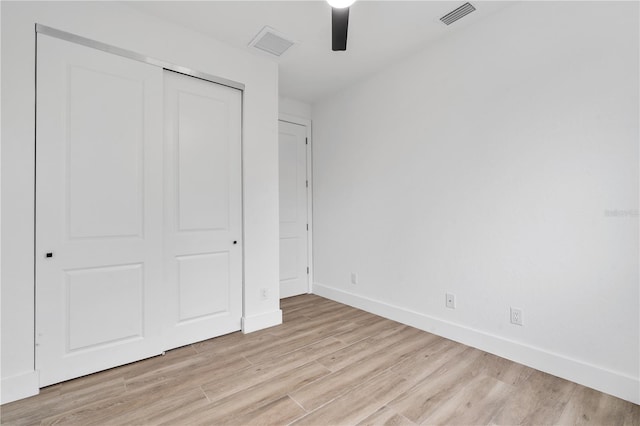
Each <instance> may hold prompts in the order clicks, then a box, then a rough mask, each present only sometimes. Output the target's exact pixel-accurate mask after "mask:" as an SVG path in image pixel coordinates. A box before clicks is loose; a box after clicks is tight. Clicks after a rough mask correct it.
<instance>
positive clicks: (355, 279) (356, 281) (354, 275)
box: [351, 272, 358, 285]
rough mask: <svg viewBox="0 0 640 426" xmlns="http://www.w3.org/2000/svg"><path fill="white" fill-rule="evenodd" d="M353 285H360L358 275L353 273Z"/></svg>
mask: <svg viewBox="0 0 640 426" xmlns="http://www.w3.org/2000/svg"><path fill="white" fill-rule="evenodd" d="M351 284H354V285H355V284H358V274H357V273H355V272H352V273H351Z"/></svg>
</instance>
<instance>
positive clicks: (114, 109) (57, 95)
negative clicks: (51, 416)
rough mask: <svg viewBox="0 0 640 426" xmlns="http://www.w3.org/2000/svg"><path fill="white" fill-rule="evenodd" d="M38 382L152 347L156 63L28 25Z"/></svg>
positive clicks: (158, 186)
mask: <svg viewBox="0 0 640 426" xmlns="http://www.w3.org/2000/svg"><path fill="white" fill-rule="evenodd" d="M37 90H38V94H37V95H38V96H37V134H36V138H37V142H36V144H37V145H36V146H37V154H36V173H37V176H36V253H35V256H36V261H35V265H36V364H37V365H36V368H37V369H39V370H40V385H41V386H45V385H49V384H52V383H56V382H60V381H63V380H67V379H70V378H73V377H78V376H81V375H84V374H88V373H92V372H95V371H99V370H103V369H106V368H110V367H113V366H116V365H121V364H125V363H128V362H131V361H135V360H138V359H142V358H145V357H149V356H153V355H156V354H158V353H160V352H161V351H162V341H161V338H160V333H161V329H160V327H161V323H162V322H161V316H162V309H161V304H162V300H163V297H162V282H163V277H162V226H163V225H162V216H161V215H159V214H158V212H161V211H162V144H161V143H158V141H161V140H162V126H161V122H162V70H161V69H159V68H157V67H154V66H151V65H148V64H144V63H141V62H136V61H133V60H129V59H125V58H122V57H119V56H115V55H111V54H108V53H105V52H101V51H98V50H94V49H90V48H88V47H84V46H81V45H77V44H73V43H69V42H65V41H62V40H58V39H55V38H51V37H48V36H45V35H38V73H37Z"/></svg>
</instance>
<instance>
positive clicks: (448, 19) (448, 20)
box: [440, 3, 476, 25]
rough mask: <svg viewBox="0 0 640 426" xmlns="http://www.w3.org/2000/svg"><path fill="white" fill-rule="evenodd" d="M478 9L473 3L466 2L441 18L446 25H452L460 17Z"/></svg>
mask: <svg viewBox="0 0 640 426" xmlns="http://www.w3.org/2000/svg"><path fill="white" fill-rule="evenodd" d="M474 10H476V8H475V7H473V5H472V4H471V3H465V4H463V5H462V6H460V7H459V8H457V9H455V10H452V11H451V12H449V13H447V14H446V15H444V16H443V17H442V18H440V20H441V21H442V22H444V23H445V24H446V25H451V24H453V23H454V22H456V21H457V20H458V19H460V18H462V17H465V16H467V15H468V14H470V13H471V12H473V11H474Z"/></svg>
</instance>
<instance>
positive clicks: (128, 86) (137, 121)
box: [66, 66, 145, 238]
mask: <svg viewBox="0 0 640 426" xmlns="http://www.w3.org/2000/svg"><path fill="white" fill-rule="evenodd" d="M67 76H68V80H67V83H66V84H67V86H68V89H69V92H68V93H69V95H68V96H69V98H68V102H67V106H68V124H67V125H68V127H67V132H68V134H67V146H66V150H67V154H68V165H67V171H68V173H67V185H68V203H69V206H68V210H69V211H68V214H69V237H70V238H87V237H130V236H141V235H142V207H143V175H142V173H143V169H144V164H143V161H144V159H143V142H144V125H145V120H144V113H145V111H144V96H145V90H144V89H145V88H144V82H143V81H140V80H136V79H131V78H128V77H125V76H119V75H113V74H109V73H107V72H103V71H101V70H95V69H88V68H86V67H84V66H70V67H69V70H68V74H67ZM106 176H109V178H108V179H105V177H106Z"/></svg>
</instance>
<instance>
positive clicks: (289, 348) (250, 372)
mask: <svg viewBox="0 0 640 426" xmlns="http://www.w3.org/2000/svg"><path fill="white" fill-rule="evenodd" d="M282 309H283V311H284V324H282V325H280V326H278V327H273V328H270V329H267V330H262V331H259V332H256V333H252V334H247V335H243V334H241V333H233V334H229V335H226V336H222V337H219V338H216V339H211V340H207V341H204V342H200V343H196V344H193V345H189V346H185V347H183V348H179V349H175V350H172V351H169V352H167V353H166V355H164V356H160V357H155V358H151V359H148V360H144V361H140V362H136V363H133V364H129V365H125V366H122V367H119V368H114V369H111V370H107V371H103V372H100V373H96V374H92V375H90V376H86V377H82V378H79V379H75V380H71V381H68V382H64V383H60V384H57V385H53V386H50V387H47V388H44V389H42V390H41V393H40V395H37V396H34V397H31V398H28V399H24V400H21V401H16V402H13V403H10V404H5V405H3V406H2V407H1V408H0V410H1V411H0V419H1V422H2V424H6V425H35V424H78V425H135V424H150V425H156V424H166V425H183V424H196V425H197V424H202V425H225V424H228V425H289V424H292V425H415V424H430V425H432V424H444V425H454V424H455V425H516V424H526V425H542V424H545V425H547V424H562V425H565V424H566V425H574V424H575V425H577V424H580V425H582V424H594V425H640V406H638V405H635V404H631V403H629V402H626V401H623V400H621V399H618V398H615V397H612V396H609V395H606V394H603V393H601V392H597V391H594V390H592V389H588V388H585V387H583V386H580V385H577V384H575V383H572V382H568V381H566V380H563V379H559V378H557V377H554V376H551V375H549V374H545V373H542V372H539V371H536V370H533V369H531V368H528V367H525V366H523V365H520V364H516V363H514V362H511V361H508V360H505V359H503V358H499V357H497V356H494V355H491V354H488V353H486V352H482V351H480V350H477V349H474V348H471V347H468V346H464V345H462V344H459V343H455V342H452V341H450V340H447V339H444V338H441V337H438V336H435V335H433V334H429V333H426V332H423V331H420V330H417V329H414V328H412V327H408V326H405V325H402V324H399V323H396V322H394V321H390V320H387V319H384V318H380V317H377V316H375V315H373V314H370V313H367V312H364V311H361V310H358V309H354V308H351V307H349V306H345V305H341V304H339V303H336V302H333V301H330V300H327V299H323V298H321V297H318V296H314V295H304V296H298V297H293V298H289V299H285V300H283V301H282Z"/></svg>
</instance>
